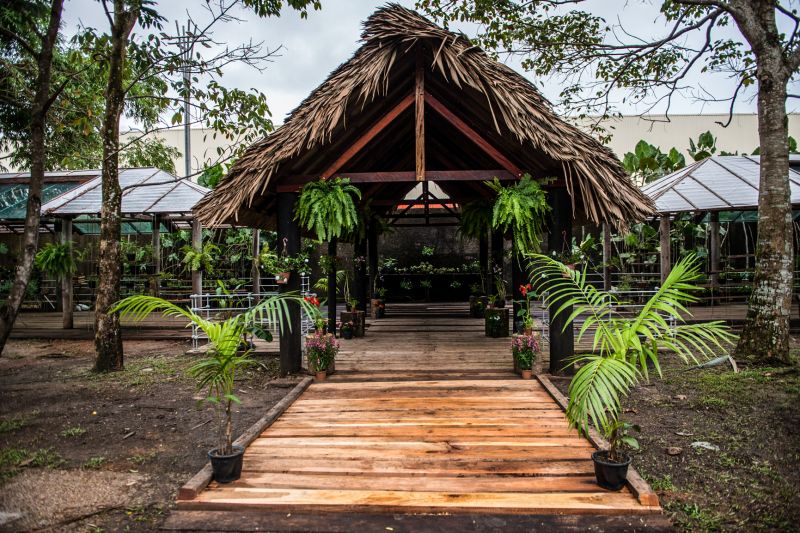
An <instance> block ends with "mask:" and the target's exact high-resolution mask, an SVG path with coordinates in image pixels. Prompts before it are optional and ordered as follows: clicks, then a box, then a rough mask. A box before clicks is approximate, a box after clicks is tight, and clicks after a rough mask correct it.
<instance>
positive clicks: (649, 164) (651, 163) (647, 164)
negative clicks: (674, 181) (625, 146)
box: [622, 140, 686, 185]
mask: <svg viewBox="0 0 800 533" xmlns="http://www.w3.org/2000/svg"><path fill="white" fill-rule="evenodd" d="M622 166H623V167H624V168H625V170H627V171H628V174H630V175H631V177H632V178H633V180H634V182H635V183H637V184H640V185H643V184H645V183H649V182H651V181H653V180H656V179H658V178H660V177H661V176H664V175H665V174H669V173H670V172H674V171H675V170H678V169H681V168H683V167H685V166H686V158H685V157H684V156H683V155H682V154H681V153H680V152H679V151H678V150H677V149H676V148H672V149H670V151H669V152H668V153H663V152H662V151H661V149H660V148H658V147H657V146H653V145H652V144H650V143H648V142H647V141H645V140H640V141H639V142H638V143H636V147H635V148H634V150H633V152H628V153H626V154H625V156H624V157H623V159H622Z"/></svg>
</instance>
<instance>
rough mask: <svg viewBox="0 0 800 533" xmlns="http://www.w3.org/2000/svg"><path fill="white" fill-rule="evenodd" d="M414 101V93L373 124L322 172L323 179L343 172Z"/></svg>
mask: <svg viewBox="0 0 800 533" xmlns="http://www.w3.org/2000/svg"><path fill="white" fill-rule="evenodd" d="M414 99H415V97H414V93H411V94H409V95H408V96H406V97H405V98H403V99H402V100H400V102H399V103H398V104H397V105H396V106H394V107H393V108H392V109H390V110H389V112H388V113H386V114H385V115H383V116H382V117H381V118H380V120H378V121H377V122H376V123H375V124H373V125H372V127H371V128H370V129H369V130H367V132H366V133H365V134H364V135H362V136H361V137H359V138H358V139H357V140H356V142H354V143H353V144H351V145H350V147H349V148H348V149H347V150H345V151H344V153H343V154H342V155H340V156H339V158H338V159H336V161H334V162H333V164H332V165H330V166H329V167H328V168H326V169H325V170H324V171H323V172H322V175H321V177H322V178H323V179H327V178H330V177H331V176H333V175H334V174H336V173H337V172H339V170H341V168H342V167H343V166H345V165H346V164H347V162H348V161H350V160H351V159H352V158H353V156H355V155H356V154H357V153H358V152H359V151H361V149H362V148H364V147H365V146H366V145H367V144H368V143H369V142H370V141H371V140H372V139H374V138H375V136H376V135H378V134H379V133H380V132H381V131H383V130H384V129H385V128H386V126H388V125H389V124H391V123H392V122H393V121H394V120H395V119H396V118H397V117H398V116H400V113H402V112H403V111H405V110H406V109H408V108H409V107H410V106H411V104H412V103H413V102H414Z"/></svg>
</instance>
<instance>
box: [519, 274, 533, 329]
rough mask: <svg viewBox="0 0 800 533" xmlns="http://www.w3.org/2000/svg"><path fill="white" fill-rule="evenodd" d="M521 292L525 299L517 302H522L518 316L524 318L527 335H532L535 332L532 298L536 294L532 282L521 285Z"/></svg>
mask: <svg viewBox="0 0 800 533" xmlns="http://www.w3.org/2000/svg"><path fill="white" fill-rule="evenodd" d="M519 292H520V293H521V294H522V296H523V297H524V298H525V299H524V300H518V301H517V303H519V304H520V309H519V311H517V316H518V317H519V318H520V319H521V320H522V327H523V328H524V330H523V331H524V333H525V335H531V334H532V333H533V316H531V299H532V298H533V296H534V292H533V290H532V286H531V284H530V283H528V284H526V285H520V286H519Z"/></svg>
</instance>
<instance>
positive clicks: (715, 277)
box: [708, 211, 720, 289]
mask: <svg viewBox="0 0 800 533" xmlns="http://www.w3.org/2000/svg"><path fill="white" fill-rule="evenodd" d="M708 231H709V235H708V261H709V263H708V270H709V274H710V275H709V281H710V282H711V287H712V288H713V289H717V287H719V252H720V238H719V211H713V212H711V213H710V220H709V224H708Z"/></svg>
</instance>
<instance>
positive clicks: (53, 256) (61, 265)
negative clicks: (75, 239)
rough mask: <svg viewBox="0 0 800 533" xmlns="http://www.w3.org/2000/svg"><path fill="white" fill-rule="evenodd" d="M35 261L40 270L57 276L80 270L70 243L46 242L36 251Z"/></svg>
mask: <svg viewBox="0 0 800 533" xmlns="http://www.w3.org/2000/svg"><path fill="white" fill-rule="evenodd" d="M35 262H36V266H37V267H39V270H41V271H42V272H44V273H45V274H49V275H51V276H54V277H57V278H61V277H63V276H69V275H71V274H74V273H75V271H76V270H78V264H77V262H76V261H75V256H74V255H73V253H72V249H71V245H70V244H61V243H54V242H50V243H47V244H45V245H44V246H42V248H41V249H40V250H39V251H38V252H36V259H35Z"/></svg>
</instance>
